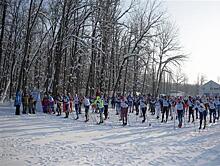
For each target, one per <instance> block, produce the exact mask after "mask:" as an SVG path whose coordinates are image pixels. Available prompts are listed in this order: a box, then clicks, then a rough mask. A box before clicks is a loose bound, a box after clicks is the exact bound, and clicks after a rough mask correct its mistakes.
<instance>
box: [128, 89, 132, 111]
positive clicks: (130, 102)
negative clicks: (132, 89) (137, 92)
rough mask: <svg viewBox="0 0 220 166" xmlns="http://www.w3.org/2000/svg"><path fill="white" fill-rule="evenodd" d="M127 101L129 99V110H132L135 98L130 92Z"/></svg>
mask: <svg viewBox="0 0 220 166" xmlns="http://www.w3.org/2000/svg"><path fill="white" fill-rule="evenodd" d="M127 101H128V109H129V112H130V113H131V112H132V105H133V99H132V97H131V93H129V95H128V97H127Z"/></svg>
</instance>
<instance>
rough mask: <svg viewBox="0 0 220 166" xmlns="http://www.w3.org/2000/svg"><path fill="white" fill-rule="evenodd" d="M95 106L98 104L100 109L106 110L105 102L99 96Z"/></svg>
mask: <svg viewBox="0 0 220 166" xmlns="http://www.w3.org/2000/svg"><path fill="white" fill-rule="evenodd" d="M94 104H96V105H97V106H98V108H99V109H101V108H104V101H103V100H102V99H101V98H100V97H99V96H97V98H96V100H95V102H94Z"/></svg>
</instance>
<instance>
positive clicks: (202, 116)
mask: <svg viewBox="0 0 220 166" xmlns="http://www.w3.org/2000/svg"><path fill="white" fill-rule="evenodd" d="M198 104H199V119H200V125H199V129H201V128H202V121H203V120H204V127H203V129H205V127H206V116H207V111H206V107H205V105H204V104H203V103H202V101H200V103H198Z"/></svg>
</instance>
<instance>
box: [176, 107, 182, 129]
mask: <svg viewBox="0 0 220 166" xmlns="http://www.w3.org/2000/svg"><path fill="white" fill-rule="evenodd" d="M177 117H178V121H179V125H180V126H182V123H183V110H177Z"/></svg>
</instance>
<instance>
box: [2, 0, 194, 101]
mask: <svg viewBox="0 0 220 166" xmlns="http://www.w3.org/2000/svg"><path fill="white" fill-rule="evenodd" d="M0 12H1V13H0V27H1V29H0V95H1V100H4V99H6V98H12V97H13V96H14V94H15V92H16V90H21V91H25V90H33V89H38V90H39V91H41V92H51V93H52V94H53V95H56V94H57V93H58V92H60V93H63V92H64V91H65V90H66V91H68V92H69V93H72V94H74V93H79V94H83V95H90V96H91V95H94V93H95V92H96V90H97V89H98V90H100V91H101V92H103V93H105V94H108V95H113V94H115V93H118V92H120V93H121V94H123V95H124V94H127V93H129V92H131V93H132V94H136V93H143V94H144V93H145V94H152V95H153V96H158V95H159V94H161V93H168V92H169V91H170V90H178V89H180V88H181V87H182V86H183V85H185V86H186V87H188V89H193V88H192V87H191V86H190V85H188V84H187V77H186V76H185V75H184V74H183V73H181V67H184V65H183V64H184V62H185V61H187V53H186V52H185V51H184V48H183V47H182V46H181V43H180V42H179V32H178V27H177V26H176V25H175V23H173V22H172V21H171V19H170V17H169V15H168V13H167V12H166V7H165V6H164V5H163V2H161V1H158V0H154V1H153V0H146V1H137V0H131V1H127V0H124V1H122V0H1V2H0ZM177 71H178V72H177ZM177 86H178V87H177Z"/></svg>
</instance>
